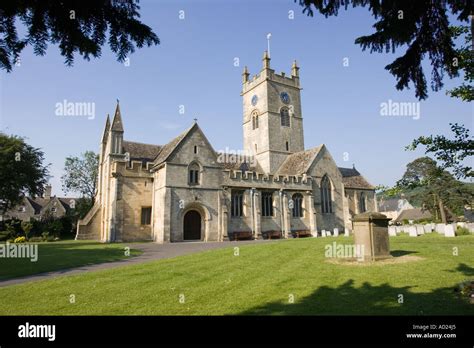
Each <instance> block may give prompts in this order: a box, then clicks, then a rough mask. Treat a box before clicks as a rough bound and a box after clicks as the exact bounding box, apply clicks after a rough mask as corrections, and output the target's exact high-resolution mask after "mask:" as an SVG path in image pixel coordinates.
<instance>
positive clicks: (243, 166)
mask: <svg viewBox="0 0 474 348" xmlns="http://www.w3.org/2000/svg"><path fill="white" fill-rule="evenodd" d="M217 159H218V162H219V164H220V165H221V166H222V168H223V169H230V170H241V171H243V172H245V171H251V172H257V173H263V170H262V168H261V167H260V164H259V163H258V161H257V160H256V159H255V158H249V161H248V162H247V161H246V160H244V161H236V160H233V157H232V154H229V153H224V152H218V153H217ZM252 162H254V163H253V165H252Z"/></svg>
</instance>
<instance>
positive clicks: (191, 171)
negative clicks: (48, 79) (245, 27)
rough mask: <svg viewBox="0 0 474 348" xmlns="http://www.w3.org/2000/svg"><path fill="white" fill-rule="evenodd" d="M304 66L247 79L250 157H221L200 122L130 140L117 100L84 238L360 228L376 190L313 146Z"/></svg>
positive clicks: (255, 235) (278, 234)
mask: <svg viewBox="0 0 474 348" xmlns="http://www.w3.org/2000/svg"><path fill="white" fill-rule="evenodd" d="M300 90H301V86H300V76H299V67H298V66H297V64H296V61H295V62H293V65H292V67H291V75H290V76H286V75H285V73H281V74H278V73H276V72H275V70H273V69H271V68H270V57H269V56H268V54H267V53H266V52H265V54H264V57H263V67H262V70H261V71H260V72H259V73H258V74H257V75H255V76H253V77H250V74H249V72H248V70H247V68H245V69H244V72H243V74H242V93H241V96H242V102H243V122H242V128H243V151H242V153H240V154H229V153H222V152H216V151H215V150H214V148H213V147H212V145H211V143H210V142H209V140H208V139H207V137H206V136H205V134H204V132H203V131H202V130H201V128H200V127H199V125H198V123H197V122H194V123H193V124H192V125H191V126H190V127H189V128H188V129H186V130H185V131H184V132H183V133H181V134H180V135H178V136H177V137H176V138H174V139H172V140H171V141H169V142H168V143H166V144H163V145H153V144H143V143H139V142H133V141H128V140H125V139H124V133H125V125H124V123H123V122H122V115H121V112H120V106H119V104H118V103H117V107H116V110H115V115H114V117H113V120H112V121H110V119H109V117H107V121H106V124H105V129H104V132H103V136H102V140H101V144H100V154H99V174H98V185H97V188H98V189H97V193H96V197H95V202H94V206H93V207H92V209H91V210H90V211H89V213H88V214H87V215H86V216H85V217H84V219H82V220H80V221H79V223H78V227H77V236H76V238H77V239H95V240H100V241H102V242H116V241H139V240H152V241H155V242H157V243H168V242H182V241H225V240H237V239H260V238H292V237H302V236H311V235H312V236H318V235H321V232H322V231H323V230H325V231H331V232H333V231H334V229H335V228H337V229H338V231H341V232H342V231H344V230H345V231H350V230H351V225H352V223H351V218H352V216H354V215H355V214H359V213H362V212H365V211H377V204H376V200H375V191H374V187H373V186H372V185H370V184H369V183H368V182H367V181H366V180H365V178H364V177H363V176H362V175H361V174H360V173H359V172H358V171H357V170H356V169H355V168H340V167H338V166H337V165H336V163H335V161H334V159H333V157H332V156H331V154H330V153H329V151H328V149H327V148H326V146H325V145H324V144H321V145H319V146H317V147H314V148H310V149H305V147H304V136H303V115H302V112H301V96H300Z"/></svg>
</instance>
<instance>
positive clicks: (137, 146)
mask: <svg viewBox="0 0 474 348" xmlns="http://www.w3.org/2000/svg"><path fill="white" fill-rule="evenodd" d="M122 144H123V151H124V152H128V153H129V154H130V159H138V160H147V161H150V162H151V161H153V160H154V159H155V158H156V156H158V154H159V153H160V151H161V149H162V148H163V146H161V145H152V144H143V143H137V142H133V141H126V140H124V141H123V143H122Z"/></svg>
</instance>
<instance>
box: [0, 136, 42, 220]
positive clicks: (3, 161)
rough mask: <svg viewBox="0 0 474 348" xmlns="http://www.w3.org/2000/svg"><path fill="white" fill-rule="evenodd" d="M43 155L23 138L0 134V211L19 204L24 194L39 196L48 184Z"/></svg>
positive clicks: (3, 211)
mask: <svg viewBox="0 0 474 348" xmlns="http://www.w3.org/2000/svg"><path fill="white" fill-rule="evenodd" d="M43 161H44V153H43V152H42V151H41V150H40V149H37V148H34V147H32V146H30V145H28V144H27V143H26V142H25V141H24V139H23V138H20V137H17V136H13V135H10V136H8V135H6V134H4V133H0V183H1V184H0V212H2V213H5V212H6V211H7V210H8V209H10V208H12V207H13V206H15V205H17V204H19V203H21V201H22V199H23V197H24V196H25V195H26V194H27V193H28V194H29V195H31V196H36V195H40V194H41V193H42V192H43V188H44V186H45V185H46V183H47V181H48V178H49V176H48V166H49V165H47V166H45V165H43Z"/></svg>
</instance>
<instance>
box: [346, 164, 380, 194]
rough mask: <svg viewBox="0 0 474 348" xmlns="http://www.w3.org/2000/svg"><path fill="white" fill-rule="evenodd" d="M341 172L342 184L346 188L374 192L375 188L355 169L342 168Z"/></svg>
mask: <svg viewBox="0 0 474 348" xmlns="http://www.w3.org/2000/svg"><path fill="white" fill-rule="evenodd" d="M339 171H340V172H341V175H342V183H343V184H344V187H345V188H355V189H366V190H373V189H374V186H372V185H371V184H369V182H368V181H367V180H365V178H364V177H363V176H362V175H361V174H360V173H359V172H358V171H357V169H355V168H341V167H339Z"/></svg>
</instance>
